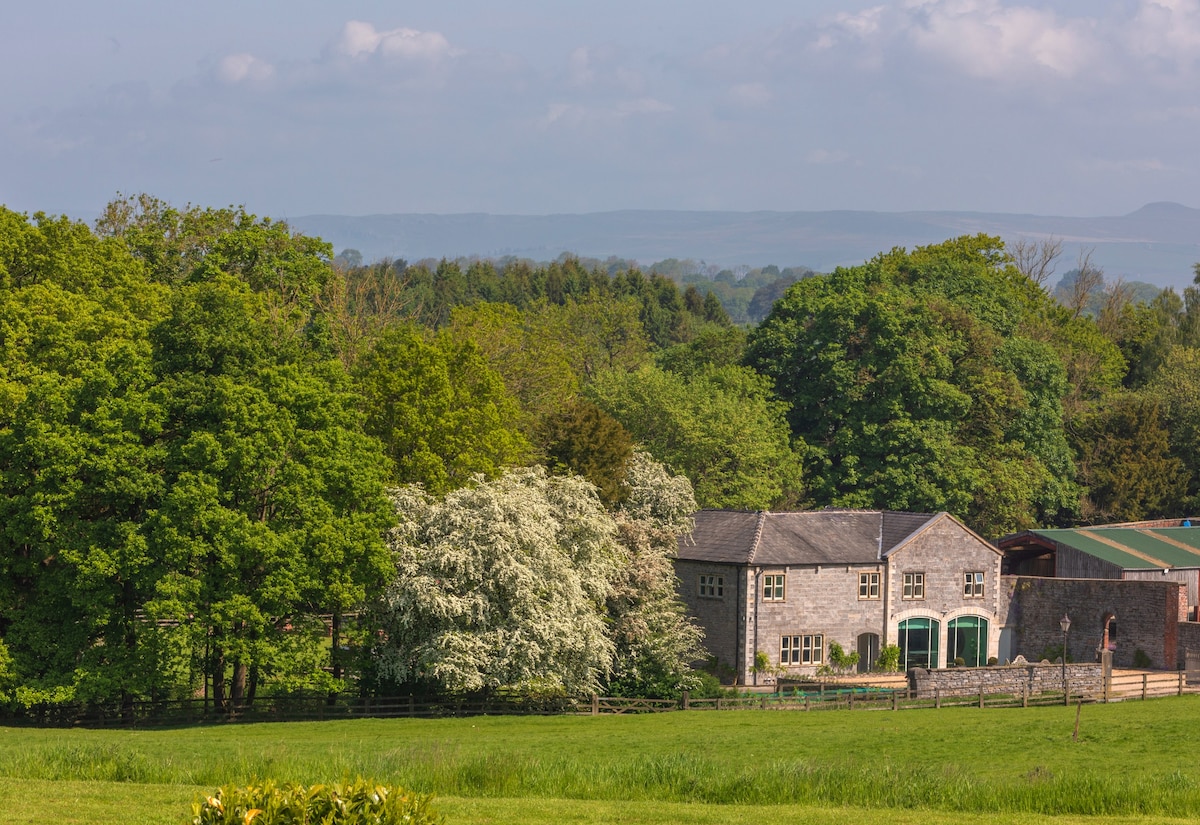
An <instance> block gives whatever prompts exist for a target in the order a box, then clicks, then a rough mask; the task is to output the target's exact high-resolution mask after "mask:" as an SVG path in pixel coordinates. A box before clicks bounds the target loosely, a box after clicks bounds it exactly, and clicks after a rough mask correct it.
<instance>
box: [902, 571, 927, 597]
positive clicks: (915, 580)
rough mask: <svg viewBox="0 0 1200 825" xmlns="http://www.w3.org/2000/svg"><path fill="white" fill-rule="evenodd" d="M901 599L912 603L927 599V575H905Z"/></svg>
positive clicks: (914, 573)
mask: <svg viewBox="0 0 1200 825" xmlns="http://www.w3.org/2000/svg"><path fill="white" fill-rule="evenodd" d="M900 598H902V599H904V600H905V601H910V602H916V601H922V600H923V599H924V598H925V574H924V573H919V572H915V571H914V572H911V573H905V574H904V578H903V589H902V590H901V592H900Z"/></svg>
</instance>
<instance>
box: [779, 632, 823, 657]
mask: <svg viewBox="0 0 1200 825" xmlns="http://www.w3.org/2000/svg"><path fill="white" fill-rule="evenodd" d="M824 650H825V637H824V636H822V635H821V634H820V633H817V634H814V635H810V636H784V637H783V638H782V639H780V640H779V664H781V665H819V664H821V663H822V662H824V660H825V657H824V655H823V653H824Z"/></svg>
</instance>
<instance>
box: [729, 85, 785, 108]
mask: <svg viewBox="0 0 1200 825" xmlns="http://www.w3.org/2000/svg"><path fill="white" fill-rule="evenodd" d="M774 99H775V95H773V94H772V93H771V90H770V89H769V88H768V87H767V85H766V84H765V83H737V84H735V85H733V86H731V87H730V89H729V100H730V101H731V102H732V103H734V104H735V105H738V106H742V107H745V108H747V109H760V108H762V107H764V106H767V105H768V104H769V103H770V102H771V101H772V100H774Z"/></svg>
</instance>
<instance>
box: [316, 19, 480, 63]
mask: <svg viewBox="0 0 1200 825" xmlns="http://www.w3.org/2000/svg"><path fill="white" fill-rule="evenodd" d="M334 49H335V51H337V52H338V53H339V54H342V55H345V56H347V57H352V58H365V57H370V56H371V55H381V56H383V57H387V58H401V59H408V60H439V59H441V58H443V57H453V56H457V55H459V54H461V53H462V52H461V50H459V49H453V48H451V46H450V41H449V40H447V39H446V37H445V35H443V34H441V33H440V32H423V31H418V30H417V29H408V28H397V29H388V30H387V31H379V30H377V29H376V28H375V26H373V25H372V24H370V23H364V22H362V21H361V20H351V21H349V22H348V23H346V25H345V26H344V27H343V28H342V34H341V37H339V38H338V40H337V42H336V43H335V45H334Z"/></svg>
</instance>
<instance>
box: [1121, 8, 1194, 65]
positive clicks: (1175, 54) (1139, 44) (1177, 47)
mask: <svg viewBox="0 0 1200 825" xmlns="http://www.w3.org/2000/svg"><path fill="white" fill-rule="evenodd" d="M1129 44H1130V48H1131V50H1132V51H1133V52H1134V53H1135V54H1137V55H1138V56H1140V57H1143V58H1149V59H1151V60H1165V61H1167V62H1168V63H1170V64H1173V66H1174V67H1175V68H1176V69H1177V70H1178V69H1187V68H1189V67H1190V66H1191V65H1192V64H1195V63H1196V62H1197V60H1200V2H1198V0H1142V2H1141V4H1140V6H1139V8H1138V12H1137V15H1136V16H1135V17H1134V19H1133V25H1132V26H1131V27H1130V30H1129Z"/></svg>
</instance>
